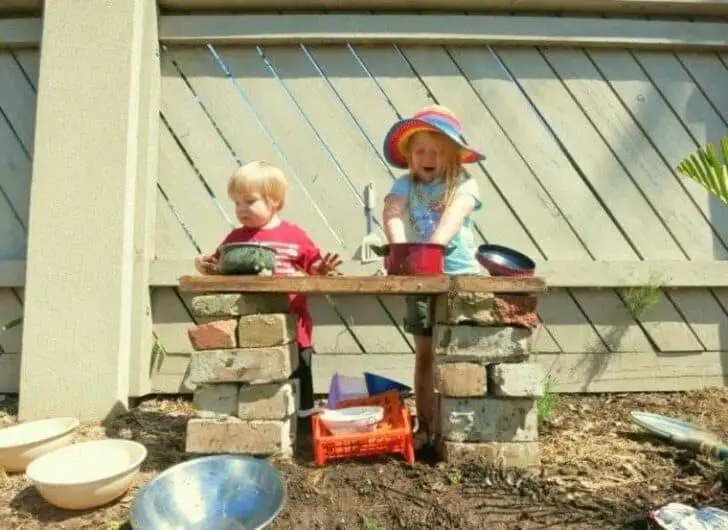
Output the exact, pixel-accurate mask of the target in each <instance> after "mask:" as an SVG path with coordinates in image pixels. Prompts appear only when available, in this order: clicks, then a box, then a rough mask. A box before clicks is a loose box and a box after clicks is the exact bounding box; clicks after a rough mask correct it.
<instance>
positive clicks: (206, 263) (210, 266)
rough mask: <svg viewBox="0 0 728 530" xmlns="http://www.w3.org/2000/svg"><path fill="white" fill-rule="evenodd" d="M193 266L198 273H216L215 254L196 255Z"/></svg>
mask: <svg viewBox="0 0 728 530" xmlns="http://www.w3.org/2000/svg"><path fill="white" fill-rule="evenodd" d="M195 268H196V269H197V272H199V273H200V274H205V275H209V274H217V258H215V256H197V257H196V258H195Z"/></svg>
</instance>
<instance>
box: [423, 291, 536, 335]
mask: <svg viewBox="0 0 728 530" xmlns="http://www.w3.org/2000/svg"><path fill="white" fill-rule="evenodd" d="M537 307H538V298H537V297H536V296H534V295H520V294H515V295H510V294H500V295H494V294H492V293H461V292H453V293H448V294H443V295H440V296H438V297H437V300H436V302H435V322H436V323H438V324H449V325H454V324H472V325H476V326H520V327H526V328H536V327H538V325H539V318H538V313H537V312H536V310H537Z"/></svg>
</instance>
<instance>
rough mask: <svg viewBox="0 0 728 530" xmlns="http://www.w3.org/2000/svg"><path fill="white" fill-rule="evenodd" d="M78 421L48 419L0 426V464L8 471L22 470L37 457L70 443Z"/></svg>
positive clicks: (72, 419)
mask: <svg viewBox="0 0 728 530" xmlns="http://www.w3.org/2000/svg"><path fill="white" fill-rule="evenodd" d="M79 424H80V422H79V421H78V420H77V419H76V418H50V419H47V420H38V421H29V422H26V423H20V424H18V425H13V426H12V427H6V428H4V429H0V467H2V468H3V469H4V470H5V471H7V472H8V473H17V472H20V471H25V468H26V467H28V464H30V463H31V462H32V461H33V460H35V459H36V458H38V457H39V456H41V455H44V454H46V453H49V452H51V451H53V450H55V449H58V448H60V447H63V446H66V445H68V444H69V443H71V439H72V438H73V432H74V431H75V430H76V428H77V427H78V426H79Z"/></svg>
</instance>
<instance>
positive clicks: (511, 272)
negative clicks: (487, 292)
mask: <svg viewBox="0 0 728 530" xmlns="http://www.w3.org/2000/svg"><path fill="white" fill-rule="evenodd" d="M475 258H476V259H477V260H478V262H479V263H480V264H481V265H482V266H483V267H485V268H486V269H487V270H488V272H489V273H490V274H491V275H492V276H521V277H524V276H533V274H534V272H535V270H536V263H535V262H534V261H533V260H532V259H531V258H529V257H528V256H526V255H525V254H523V253H521V252H518V251H517V250H514V249H512V248H508V247H505V246H503V245H480V246H479V247H478V250H477V252H476V253H475Z"/></svg>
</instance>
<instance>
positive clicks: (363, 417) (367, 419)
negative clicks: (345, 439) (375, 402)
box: [320, 406, 384, 435]
mask: <svg viewBox="0 0 728 530" xmlns="http://www.w3.org/2000/svg"><path fill="white" fill-rule="evenodd" d="M382 418H384V407H379V406H369V407H347V408H343V409H335V410H332V409H327V410H324V411H323V412H322V413H321V416H320V419H321V421H322V422H323V424H324V425H325V426H326V428H327V429H328V430H329V431H330V432H331V434H334V435H338V434H350V433H358V432H369V431H372V430H374V428H375V426H376V425H377V423H379V422H380V421H382Z"/></svg>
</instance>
